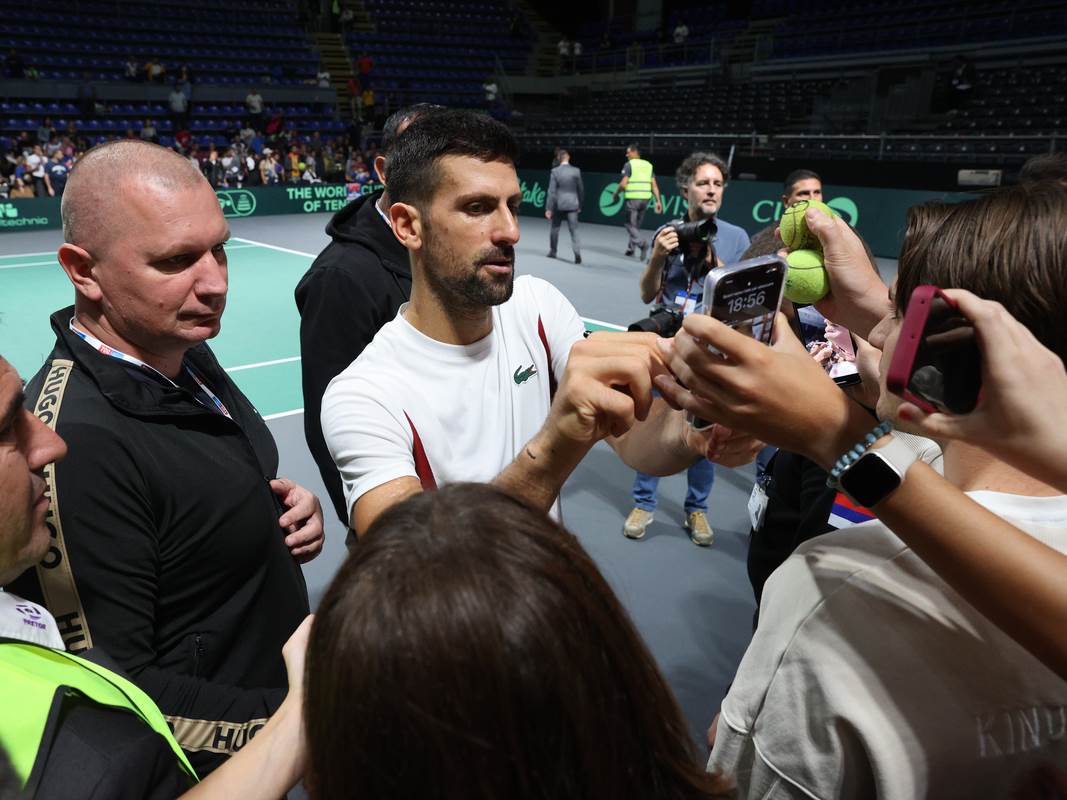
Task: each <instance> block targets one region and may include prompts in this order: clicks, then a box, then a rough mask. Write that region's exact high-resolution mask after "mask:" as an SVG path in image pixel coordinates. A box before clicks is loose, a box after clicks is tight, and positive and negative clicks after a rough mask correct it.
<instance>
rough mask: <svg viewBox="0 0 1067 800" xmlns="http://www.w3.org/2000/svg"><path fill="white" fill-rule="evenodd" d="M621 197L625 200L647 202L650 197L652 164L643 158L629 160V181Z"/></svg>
mask: <svg viewBox="0 0 1067 800" xmlns="http://www.w3.org/2000/svg"><path fill="white" fill-rule="evenodd" d="M623 196H624V197H625V198H626V199H627V200H648V199H649V198H651V197H652V164H651V163H650V162H648V161H645V160H644V159H643V158H631V159H630V180H628V181H627V182H626V190H625V192H624V194H623Z"/></svg>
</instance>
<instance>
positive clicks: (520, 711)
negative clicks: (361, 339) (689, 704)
mask: <svg viewBox="0 0 1067 800" xmlns="http://www.w3.org/2000/svg"><path fill="white" fill-rule="evenodd" d="M307 664H308V668H307V676H308V677H307V693H306V697H307V704H306V712H305V714H306V721H307V735H308V748H309V753H310V756H309V764H308V779H307V782H308V785H309V786H311V787H313V790H312V793H311V794H312V796H313V797H320V798H357V797H358V798H388V797H398V798H399V797H408V798H417V797H431V796H433V797H438V798H474V797H480V798H501V799H503V798H508V800H533V798H554V800H579V798H583V799H584V798H618V799H619V800H629V799H631V798H642V799H643V800H652V798H661V799H663V800H666V799H667V798H671V799H672V800H698V798H707V797H710V785H709V784H710V782H709V780H708V776H707V775H705V774H702V773H701V771H700V765H699V761H697V759H698V758H699V757H698V755H697V754H696V753H695V752H693V746H692V743H691V741H690V740H689V738H688V736H687V733H686V726H685V721H684V720H683V718H682V715H681V712H680V710H679V708H678V705H677V702H676V700H675V699H674V697H673V695H672V694H671V691H670V689H669V688H668V686H667V682H666V681H665V680H664V678H663V676H662V675H661V674H660V672H659V669H658V668H657V666H656V662H655V661H654V659H653V658H652V656H651V654H650V653H649V651H648V649H647V647H646V646H645V644H644V643H643V642H642V640H641V637H640V635H639V634H638V632H637V631H636V629H635V628H634V626H633V623H632V622H631V621H630V618H629V616H628V615H627V613H626V611H625V610H624V609H623V607H622V605H621V604H620V603H619V601H618V599H617V598H616V596H615V594H614V593H613V592H612V590H611V588H610V586H609V585H608V583H607V581H606V580H605V579H604V577H603V575H601V573H600V571H599V570H598V569H597V567H596V565H595V563H594V561H593V560H592V559H591V558H590V557H589V555H588V554H587V553H586V552H585V551H584V550H583V549H582V547H581V545H580V544H579V543H578V541H577V539H575V537H574V536H572V535H571V534H570V533H568V532H567V531H566V530H564V529H563V528H561V527H560V526H559V525H558V524H557V523H555V522H553V521H552V520H550V519H548V518H547V517H546V516H545V515H543V514H540V513H537V512H534V511H531V510H530V509H529V508H528V507H526V506H525V505H523V504H522V503H520V502H519V501H517V500H515V499H514V498H512V497H510V496H508V495H507V494H505V493H503V492H502V491H500V490H498V489H494V488H492V487H489V486H484V485H478V484H458V485H452V486H448V487H445V488H443V489H441V490H440V491H438V492H427V493H425V494H422V495H420V496H418V497H416V498H412V499H410V500H407V501H405V502H404V503H402V504H401V505H398V506H396V507H395V508H394V509H393V510H392V511H390V512H387V513H386V514H384V515H383V516H382V517H381V518H380V519H379V521H378V522H377V523H376V524H375V525H374V527H373V529H372V531H371V532H370V533H369V534H368V536H367V537H366V539H365V541H363V542H361V543H360V546H359V548H358V549H356V550H355V551H354V553H353V555H352V556H351V557H350V558H349V559H348V561H346V562H345V564H344V566H342V567H341V570H340V572H339V573H338V575H337V577H336V578H335V579H334V581H333V583H332V584H331V586H330V588H329V590H328V591H327V593H326V596H325V597H324V598H323V600H322V604H321V605H320V607H319V611H318V613H317V614H316V617H315V623H314V626H313V629H312V634H311V641H310V643H309V647H308V655H307ZM595 664H603V665H605V666H604V667H603V668H598V667H594V665H595ZM608 665H610V666H608ZM427 676H433V679H432V680H427ZM339 697H343V698H346V700H347V701H348V702H350V703H351V704H352V707H353V709H354V710H353V712H352V713H346V712H345V710H344V709H343V708H342V707H340V706H339V705H338V702H337V698H339ZM621 764H625V765H626V766H625V768H620V765H621Z"/></svg>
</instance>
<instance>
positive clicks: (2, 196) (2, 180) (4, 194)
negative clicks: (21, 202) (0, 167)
mask: <svg viewBox="0 0 1067 800" xmlns="http://www.w3.org/2000/svg"><path fill="white" fill-rule="evenodd" d="M10 194H11V181H10V180H8V176H7V174H6V173H4V172H3V171H0V200H7V198H8V195H10Z"/></svg>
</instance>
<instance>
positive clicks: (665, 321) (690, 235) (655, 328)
mask: <svg viewBox="0 0 1067 800" xmlns="http://www.w3.org/2000/svg"><path fill="white" fill-rule="evenodd" d="M671 227H672V228H673V229H674V232H675V233H676V234H677V235H678V249H679V250H682V249H685V248H689V249H688V250H686V252H685V256H684V260H683V265H684V267H685V270H686V272H688V273H691V274H694V275H695V278H696V279H698V280H702V276H700V275H699V274H696V273H699V272H701V271H702V267H703V265H704V260H705V256H706V252H704V249H703V248H700V252H698V253H691V252H690V251H691V250H692V249H693V248H691V247H689V246H690V245H693V244H705V245H706V244H707V243H708V242H710V241H711V239H712V238H713V237H714V236H715V233H716V231H717V230H718V229H717V228H716V226H715V219H714V218H713V217H708V218H707V219H702V220H699V221H698V222H676V223H674V224H673V225H672V226H671ZM684 318H685V314H684V313H683V312H682V310H681V309H679V308H670V307H668V306H657V307H656V308H653V309H652V310H651V311H649V313H648V316H647V317H645V319H639V320H638V321H637V322H635V323H633V324H632V325H630V326H628V327H627V328H626V330H628V331H639V332H648V333H655V334H658V335H660V336H662V337H663V338H664V339H669V338H671V337H672V336H674V334H676V333H678V331H680V330H681V329H682V320H683V319H684Z"/></svg>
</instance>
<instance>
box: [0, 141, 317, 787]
mask: <svg viewBox="0 0 1067 800" xmlns="http://www.w3.org/2000/svg"><path fill="white" fill-rule="evenodd" d="M62 212H63V213H62V216H63V223H64V239H65V243H64V244H63V245H61V246H60V248H59V252H58V258H59V261H60V264H61V265H62V266H63V268H64V271H65V272H66V274H67V277H68V278H69V279H70V281H71V283H72V284H73V286H74V288H75V305H74V306H71V307H68V308H65V309H61V310H60V311H57V312H56V313H55V314H53V315H52V317H51V325H52V327H53V330H54V331H55V335H56V345H55V348H54V350H53V351H52V354H51V355H50V356H49V357H48V359H47V360H46V362H45V364H44V366H43V367H42V368H41V370H40V371H39V372H38V374H37V376H35V378H34V379H33V380H31V381H30V383H29V385H28V386H27V387H26V395H27V398H28V403H27V405H28V407H31V408H45V409H48V410H49V412H50V413H51V418H52V420H53V424H54V426H55V430H56V432H57V433H59V434H60V435H61V436H63V437H64V438H65V439H66V440H67V443H68V445H69V447H70V454H69V455H68V457H67V459H66V460H64V461H63V462H62V464H61V465H60V466H58V467H57V469H56V471H55V472H54V473H53V474H52V475H50V476H49V478H50V479H51V480H53V481H54V483H53V486H52V490H51V493H50V497H51V498H52V502H53V504H54V505H53V508H52V512H51V513H52V514H54V515H55V516H54V526H52V529H53V530H55V531H57V534H56V537H55V541H54V543H53V544H54V546H55V547H56V548H57V555H58V557H59V558H60V560H61V561H62V563H64V564H65V565H66V568H65V570H63V571H61V572H49V571H48V570H47V569H46V568H42V569H41V570H39V571H33V572H30V573H27V574H24V575H23V577H22V578H21V579H20V581H18V582H16V584H15V585H14V586H13V587H12V588H13V589H14V590H15V591H16V592H17V593H18V594H19V595H21V596H23V597H26V598H27V599H29V600H31V601H33V602H40V600H39V598H42V597H43V596H44V595H45V594H47V598H48V600H47V602H46V603H45V604H46V605H47V606H48V608H49V611H51V612H52V613H53V614H54V615H55V616H57V617H59V618H61V619H62V618H63V617H62V615H64V614H67V615H69V616H68V617H67V620H68V624H67V625H66V626H65V629H64V636H65V641H66V643H67V645H68V647H70V648H71V649H73V650H81V649H85V648H87V647H89V646H91V645H93V644H95V645H96V646H103V647H105V648H106V649H107V651H108V654H109V655H110V656H111V657H112V658H113V659H114V660H115V661H116V662H117V663H118V664H119V665H120V666H122V667H123V668H125V669H129V670H130V671H131V672H132V673H133V674H134V677H135V679H136V681H137V682H138V683H139V684H140V686H141V687H142V688H143V689H145V691H146V692H147V693H148V694H149V695H150V696H151V697H153V699H154V700H155V701H156V702H157V703H158V704H159V706H160V710H161V711H162V712H163V713H164V714H166V715H169V716H170V717H171V722H172V724H173V725H174V731H175V737H176V738H177V739H178V740H179V742H181V743H182V745H183V746H184V747H186V748H187V749H189V750H190V751H192V752H191V754H190V760H191V761H192V762H193V763H194V765H196V766H197V767H198V769H199V768H200V767H204V768H205V770H204V771H202V772H201V774H204V772H206V771H210V769H212V768H213V767H215V766H218V765H219V763H221V761H222V760H223V758H224V757H225V755H224V754H228V753H229V752H234V751H236V750H239V749H241V747H242V746H243V745H245V744H246V743H247V742H248V739H250V738H251V736H252V735H254V734H255V731H257V730H258V727H259V725H261V724H262V723H263V720H264V719H265V718H266V717H268V716H269V715H270V714H271V713H273V712H274V711H275V710H276V709H277V708H278V706H279V704H280V702H281V700H282V699H283V697H284V688H285V686H286V677H285V669H284V664H283V662H282V659H281V658H279V657H278V653H279V651H280V650H281V647H282V645H283V644H284V642H285V641H286V640H287V639H288V638H289V637H290V636H291V635H292V633H293V631H295V630H296V628H297V627H298V626H299V624H300V623H301V621H302V620H303V619H304V617H305V616H306V615H307V613H308V612H307V609H308V601H307V594H306V587H305V586H304V582H303V578H302V576H301V573H300V567H299V564H298V563H297V560H296V559H301V558H304V559H305V560H306V559H307V558H308V557H314V555H315V554H316V553H317V551H318V550H319V549H321V545H322V527H321V513H320V512H319V510H318V508H317V506H318V503H317V501H316V500H315V498H314V495H312V494H311V493H310V492H308V491H307V490H304V489H301V488H299V487H296V486H295V484H293V483H292V482H290V481H284V480H275V478H276V469H277V449H276V446H275V443H274V441H273V437H272V436H271V434H270V431H269V430H268V429H267V427H266V425H265V424H264V422H263V420H262V419H261V418H260V417H259V415H258V414H257V413H256V411H255V409H254V408H252V406H251V404H250V403H249V402H248V399H247V398H246V397H245V396H244V395H243V394H242V393H241V392H240V390H239V389H238V388H237V386H236V385H235V384H233V382H232V381H231V380H229V378H228V377H227V376H226V373H225V372H224V371H223V370H222V368H221V367H220V366H219V364H218V361H217V360H216V359H215V357H214V355H213V354H212V352H211V350H210V348H209V347H208V345H207V344H206V340H207V339H209V338H211V337H212V336H214V335H216V334H217V333H218V330H219V326H220V324H221V323H220V317H221V314H222V311H223V307H224V305H225V296H226V292H227V279H226V274H227V273H226V256H225V252H224V246H223V243H224V242H225V240H226V239H227V238H228V237H229V230H228V226H227V224H226V220H225V219H224V217H223V215H222V211H221V209H220V207H219V204H218V202H217V200H216V198H215V195H214V193H213V192H212V191H211V189H210V187H209V186H208V185H207V183H206V182H205V181H204V179H203V177H202V176H201V175H200V174H199V173H198V172H197V171H196V170H195V169H193V168H192V167H191V166H190V165H189V163H188V162H187V161H186V160H185V159H183V158H181V157H180V156H178V155H177V154H175V153H173V152H171V151H169V150H166V149H164V148H161V147H158V146H157V145H151V144H148V143H145V142H141V141H132V142H125V141H118V142H111V143H108V144H104V145H101V146H99V147H97V148H95V149H94V150H92V151H90V152H89V153H87V154H86V155H85V156H83V157H82V158H81V159H80V160H79V162H78V164H77V166H76V167H75V169H74V170H73V171H72V173H71V176H70V179H69V181H68V183H67V188H66V192H65V194H64V197H63V208H62ZM176 236H177V237H178V238H175V237H176ZM176 251H177V252H176ZM55 382H58V383H59V384H61V388H57V387H56V385H55ZM39 403H43V405H41V406H39V405H38V404H39ZM179 419H180V423H176V421H177V420H179ZM235 434H236V435H235ZM183 476H184V477H183ZM60 498H61V499H60ZM279 511H282V512H283V513H281V514H280V515H279V513H278V512H279ZM218 548H221V549H218ZM257 628H258V630H257ZM220 751H221V752H220Z"/></svg>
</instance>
